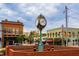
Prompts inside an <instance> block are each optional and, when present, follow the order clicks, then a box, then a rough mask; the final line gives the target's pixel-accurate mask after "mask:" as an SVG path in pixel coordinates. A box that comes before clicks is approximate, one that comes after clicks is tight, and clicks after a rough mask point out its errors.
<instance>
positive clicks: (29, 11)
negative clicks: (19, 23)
mask: <svg viewBox="0 0 79 59" xmlns="http://www.w3.org/2000/svg"><path fill="white" fill-rule="evenodd" d="M58 5H59V4H39V3H38V4H19V5H18V6H19V10H20V11H21V12H23V13H25V14H26V15H30V16H37V15H39V14H40V13H41V14H43V15H46V16H48V15H51V14H52V15H54V14H55V13H57V12H58V9H57V8H56V6H58Z"/></svg>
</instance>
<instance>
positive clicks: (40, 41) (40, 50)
mask: <svg viewBox="0 0 79 59" xmlns="http://www.w3.org/2000/svg"><path fill="white" fill-rule="evenodd" d="M42 51H43V43H42V31H41V30H40V40H39V44H38V52H42Z"/></svg>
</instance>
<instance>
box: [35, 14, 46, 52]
mask: <svg viewBox="0 0 79 59" xmlns="http://www.w3.org/2000/svg"><path fill="white" fill-rule="evenodd" d="M46 24H47V21H46V19H45V17H44V16H43V15H41V14H40V15H39V16H38V17H37V20H36V26H37V28H38V29H39V31H40V40H39V43H38V51H39V52H42V51H43V43H42V30H43V28H44V27H45V26H46Z"/></svg>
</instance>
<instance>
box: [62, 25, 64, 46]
mask: <svg viewBox="0 0 79 59" xmlns="http://www.w3.org/2000/svg"><path fill="white" fill-rule="evenodd" d="M63 33H64V29H63V25H62V46H64V42H63V41H64V37H63Z"/></svg>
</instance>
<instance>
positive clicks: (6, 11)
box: [0, 4, 17, 16]
mask: <svg viewBox="0 0 79 59" xmlns="http://www.w3.org/2000/svg"><path fill="white" fill-rule="evenodd" d="M0 13H1V14H4V15H6V16H14V15H16V14H17V12H16V11H14V10H11V9H9V8H8V7H6V5H5V4H0Z"/></svg>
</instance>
